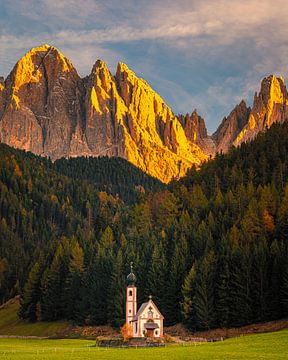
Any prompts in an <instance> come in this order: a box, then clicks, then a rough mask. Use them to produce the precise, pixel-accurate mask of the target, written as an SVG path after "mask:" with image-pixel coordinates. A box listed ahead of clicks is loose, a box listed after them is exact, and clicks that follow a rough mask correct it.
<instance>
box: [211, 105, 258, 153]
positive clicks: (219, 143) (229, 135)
mask: <svg viewBox="0 0 288 360" xmlns="http://www.w3.org/2000/svg"><path fill="white" fill-rule="evenodd" d="M250 112H251V109H250V108H248V107H247V106H246V103H245V101H244V100H242V101H241V102H240V104H239V105H237V106H236V107H235V108H234V109H233V110H232V111H231V113H230V114H229V115H228V116H227V117H224V119H223V120H222V123H221V124H220V126H219V127H218V129H217V131H216V132H215V133H214V134H213V135H212V138H213V140H214V143H215V145H216V151H217V152H227V151H228V149H229V148H230V147H231V146H232V145H233V143H234V141H235V139H236V138H237V136H238V135H239V133H240V132H241V130H242V129H243V128H244V127H245V126H246V124H247V122H248V118H249V115H250Z"/></svg>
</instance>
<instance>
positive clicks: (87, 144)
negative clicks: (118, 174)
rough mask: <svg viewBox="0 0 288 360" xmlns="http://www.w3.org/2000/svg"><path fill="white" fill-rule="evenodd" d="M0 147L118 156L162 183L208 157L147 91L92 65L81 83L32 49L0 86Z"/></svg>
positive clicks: (55, 55) (129, 77) (50, 56)
mask: <svg viewBox="0 0 288 360" xmlns="http://www.w3.org/2000/svg"><path fill="white" fill-rule="evenodd" d="M0 141H2V142H5V143H7V144H8V145H11V146H14V147H17V148H21V149H25V150H29V151H32V152H34V153H36V154H40V155H44V156H50V157H51V158H52V159H53V160H54V159H57V158H59V157H62V156H65V157H68V156H80V155H91V156H99V155H108V156H121V157H124V158H126V159H127V160H129V161H130V162H132V163H133V164H134V165H136V166H138V167H139V168H141V169H142V170H144V171H146V172H147V173H149V174H150V175H153V176H155V177H157V178H159V179H160V180H162V181H164V182H168V181H170V180H171V178H173V177H176V176H182V175H184V174H185V172H186V170H187V168H189V167H191V165H192V164H194V163H196V164H200V163H201V161H203V160H204V159H206V157H207V155H206V154H204V152H203V151H202V150H201V148H200V147H199V146H198V145H197V143H195V142H193V141H192V140H191V139H189V137H187V136H186V135H185V131H184V129H183V127H182V126H181V123H180V122H179V120H178V118H177V117H175V116H174V114H173V113H172V111H171V109H170V108H169V107H168V106H167V105H166V104H165V103H164V102H163V100H162V99H161V98H160V96H159V95H157V94H156V93H155V92H154V91H153V90H152V89H151V88H150V86H149V85H148V84H147V83H146V82H145V81H144V80H142V79H139V78H137V77H136V75H135V74H134V73H133V72H132V71H131V70H130V69H129V68H128V67H127V66H126V65H125V64H122V63H119V65H118V68H117V73H116V75H115V76H113V75H112V74H111V73H110V72H109V70H108V69H107V67H106V65H105V63H104V62H103V61H100V60H98V61H97V62H96V64H95V65H94V67H93V69H92V72H91V74H90V75H89V76H88V77H86V78H84V79H81V78H80V77H79V75H78V74H77V72H76V70H75V68H74V67H73V65H72V64H71V63H70V62H69V60H68V59H66V58H65V57H64V56H63V55H62V54H61V53H60V52H59V51H58V50H57V49H56V48H54V47H51V46H49V45H44V46H41V47H38V48H34V49H32V50H31V51H30V52H29V53H27V54H26V55H25V56H24V57H23V58H22V59H21V60H20V61H18V63H17V64H16V66H15V67H14V69H13V71H12V72H11V73H10V75H9V76H8V78H7V79H6V80H5V83H4V82H3V80H1V82H0Z"/></svg>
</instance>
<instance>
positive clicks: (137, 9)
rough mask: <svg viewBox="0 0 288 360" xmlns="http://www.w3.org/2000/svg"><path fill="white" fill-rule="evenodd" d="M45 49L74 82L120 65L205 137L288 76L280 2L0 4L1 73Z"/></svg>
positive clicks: (285, 17)
mask: <svg viewBox="0 0 288 360" xmlns="http://www.w3.org/2000/svg"><path fill="white" fill-rule="evenodd" d="M45 43H48V44H50V45H53V46H56V47H57V48H58V49H59V50H60V51H61V52H62V53H63V54H64V55H65V56H66V57H68V58H69V59H70V60H71V61H72V63H73V64H74V66H75V67H76V69H77V71H78V72H79V74H80V75H81V76H85V75H88V74H89V73H90V72H91V69H92V66H93V64H94V63H95V62H96V60H97V59H102V60H104V61H105V62H106V63H107V65H108V67H109V69H110V71H111V72H112V73H115V69H116V66H117V63H118V62H119V61H121V62H125V63H126V64H127V65H128V66H129V68H130V69H131V70H133V71H134V72H135V73H136V74H137V75H138V76H139V77H142V78H144V79H145V80H146V81H148V83H149V84H150V85H151V87H152V88H153V89H154V90H155V91H157V92H158V93H159V95H160V96H161V97H162V98H163V100H164V101H165V102H166V103H167V104H168V105H169V106H170V107H171V109H172V110H173V111H174V113H175V114H178V113H183V114H185V113H187V112H189V113H191V112H192V111H193V110H194V109H197V112H198V113H199V114H200V115H201V116H202V117H204V119H205V121H206V125H207V128H208V132H209V133H210V134H211V133H212V132H213V131H214V130H215V129H216V128H217V126H218V125H219V124H220V122H221V120H222V118H223V117H224V116H227V115H228V114H229V113H230V111H231V110H232V109H233V108H234V106H235V105H236V104H237V103H239V102H240V101H241V100H242V99H244V100H245V101H246V102H247V104H248V105H250V106H251V105H252V101H253V96H254V93H255V91H259V87H260V82H261V80H262V78H263V77H265V76H267V75H269V74H272V73H273V74H276V75H283V76H284V78H285V75H286V74H287V71H288V1H287V0H261V1H259V0H241V1H234V0H217V1H215V0H173V1H172V0H118V1H117V0H0V75H2V76H4V77H6V76H7V75H8V74H9V72H10V71H11V70H12V68H13V66H14V65H15V63H16V62H17V60H19V59H20V58H21V56H23V55H24V54H25V53H26V52H27V51H28V50H29V49H31V48H32V47H36V46H39V45H41V44H45Z"/></svg>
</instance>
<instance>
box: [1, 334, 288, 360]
mask: <svg viewBox="0 0 288 360" xmlns="http://www.w3.org/2000/svg"><path fill="white" fill-rule="evenodd" d="M122 358H123V359H125V360H130V359H131V360H132V359H133V360H142V359H143V360H144V359H145V360H146V359H147V358H153V359H155V360H158V359H159V360H160V359H161V360H163V359H169V360H178V359H181V360H185V359H195V360H203V359H214V360H220V359H229V360H231V359H235V360H236V359H237V360H238V359H239V360H240V359H248V360H249V359H255V360H256V359H257V360H259V359H267V360H268V359H269V360H270V359H273V360H275V359H287V358H288V330H282V331H279V332H273V333H266V334H257V335H256V334H254V335H247V336H240V337H237V338H233V339H228V340H225V341H222V342H216V343H202V344H190V345H188V344H185V345H170V346H166V347H163V348H145V349H139V348H138V349H105V348H98V347H96V346H95V341H92V340H79V339H77V340H73V339H69V340H32V339H0V359H1V360H2V359H3V360H8V359H9V360H18V359H21V360H30V359H41V360H56V359H57V360H58V359H59V360H66V359H73V360H74V359H75V360H77V359H79V360H80V359H81V360H82V359H85V360H86V359H87V360H90V359H91V360H92V359H97V360H106V359H107V360H110V359H122Z"/></svg>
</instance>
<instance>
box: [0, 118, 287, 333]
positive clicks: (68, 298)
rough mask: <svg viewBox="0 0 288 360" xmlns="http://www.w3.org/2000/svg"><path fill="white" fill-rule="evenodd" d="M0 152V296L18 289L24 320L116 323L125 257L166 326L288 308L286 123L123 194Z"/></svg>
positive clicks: (227, 320) (226, 321)
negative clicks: (150, 188) (176, 175)
mask: <svg viewBox="0 0 288 360" xmlns="http://www.w3.org/2000/svg"><path fill="white" fill-rule="evenodd" d="M5 151H6V152H7V154H6V155H5V156H3V157H2V155H1V167H0V176H1V177H0V179H1V182H0V186H1V193H0V194H1V195H0V206H1V212H0V214H1V229H0V239H1V242H0V251H1V252H0V264H1V266H0V286H1V287H0V289H1V299H2V301H3V300H5V299H7V298H8V297H9V296H12V295H13V294H16V293H21V307H20V310H19V315H20V316H21V317H22V318H24V319H28V320H31V321H35V320H39V319H41V320H51V321H52V320H57V319H69V320H71V321H73V322H75V323H77V324H95V325H100V324H111V325H113V326H120V325H122V324H123V322H124V318H125V317H124V315H125V314H124V310H125V306H124V304H125V287H126V284H125V277H126V275H127V272H128V271H129V262H130V261H131V260H132V261H133V262H134V264H135V273H136V275H137V279H138V280H137V286H138V300H139V303H141V302H142V301H145V300H146V299H147V297H148V295H149V294H152V295H153V299H154V300H155V302H156V304H157V306H158V307H159V309H160V311H161V312H162V313H163V315H164V317H165V323H166V325H170V324H174V323H177V322H183V323H185V324H186V326H188V327H189V328H191V329H208V328H213V327H218V326H221V327H226V326H240V325H244V324H249V323H252V322H258V321H266V320H273V319H278V318H281V317H285V316H287V314H288V262H287V259H288V256H287V255H288V251H287V235H288V181H287V176H288V161H287V154H288V125H287V124H286V123H284V124H283V125H274V126H273V127H272V128H271V129H269V130H268V131H267V132H266V133H264V134H259V135H258V136H257V138H256V139H255V141H253V142H251V143H249V144H242V145H241V147H239V148H237V149H232V150H231V151H230V152H229V153H228V154H226V155H224V154H218V155H217V156H216V158H215V159H213V160H210V161H208V162H207V163H205V164H203V166H202V167H201V169H200V170H196V169H195V168H192V169H191V170H190V171H189V172H188V173H187V176H186V177H185V178H183V179H181V180H180V181H174V182H172V183H171V184H170V185H169V186H168V188H164V189H162V190H160V191H159V190H158V191H154V192H150V193H146V194H142V195H141V196H140V197H139V198H138V200H137V201H136V202H134V203H132V204H131V203H130V204H127V203H125V202H124V201H121V199H119V197H117V196H114V195H112V194H108V193H106V192H105V191H99V189H98V188H97V186H96V185H95V184H93V179H92V178H91V179H90V181H86V180H85V181H84V180H82V179H76V178H73V177H69V176H63V174H62V173H61V171H59V172H57V171H56V170H55V169H53V165H52V164H51V163H50V162H49V161H48V160H43V159H39V158H38V157H35V156H32V155H29V154H23V153H22V152H18V151H16V150H12V149H10V148H8V147H5ZM1 154H2V152H1ZM19 154H20V155H19ZM5 159H6V160H5ZM61 161H63V162H65V160H61ZM82 161H83V162H85V161H86V160H85V159H82ZM105 161H108V162H109V159H106V160H105ZM61 166H62V167H66V166H67V167H69V165H68V164H67V165H65V164H64V165H61ZM83 166H86V165H85V164H84V165H83ZM87 169H89V167H87ZM87 171H89V170H87ZM4 190H5V191H4ZM15 250H16V251H15Z"/></svg>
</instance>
